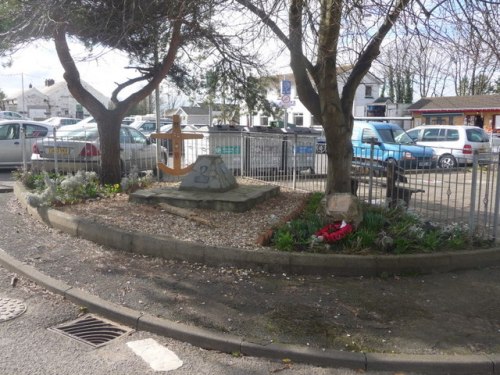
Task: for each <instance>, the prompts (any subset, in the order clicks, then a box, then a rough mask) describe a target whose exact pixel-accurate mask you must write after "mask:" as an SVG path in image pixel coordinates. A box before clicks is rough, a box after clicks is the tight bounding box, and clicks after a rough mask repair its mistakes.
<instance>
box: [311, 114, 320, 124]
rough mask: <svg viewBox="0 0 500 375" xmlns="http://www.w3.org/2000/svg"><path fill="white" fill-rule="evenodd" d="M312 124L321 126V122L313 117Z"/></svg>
mask: <svg viewBox="0 0 500 375" xmlns="http://www.w3.org/2000/svg"><path fill="white" fill-rule="evenodd" d="M311 124H312V125H321V122H320V121H319V120H317V119H316V117H314V116H313V115H311Z"/></svg>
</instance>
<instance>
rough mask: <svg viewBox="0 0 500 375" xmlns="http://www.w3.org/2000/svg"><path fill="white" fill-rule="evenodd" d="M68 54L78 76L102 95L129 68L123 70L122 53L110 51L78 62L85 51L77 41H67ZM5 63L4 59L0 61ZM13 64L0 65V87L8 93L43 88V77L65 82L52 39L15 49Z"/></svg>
mask: <svg viewBox="0 0 500 375" xmlns="http://www.w3.org/2000/svg"><path fill="white" fill-rule="evenodd" d="M70 49H71V53H72V55H73V57H74V59H75V62H76V63H77V67H78V69H79V70H80V75H81V79H82V80H83V81H85V82H87V83H88V84H90V85H91V86H92V87H94V88H95V89H96V90H98V91H100V92H101V93H102V94H103V95H105V96H107V97H110V96H111V92H112V91H113V89H114V88H115V87H116V85H115V82H123V81H125V80H126V79H127V75H128V76H130V77H131V76H132V74H133V73H132V71H129V70H125V69H124V67H125V66H127V65H128V59H127V57H126V56H125V55H123V54H119V53H117V52H110V51H107V52H106V51H102V50H100V51H96V55H98V56H97V58H96V59H93V60H92V61H87V62H83V61H80V60H81V59H82V58H83V57H84V56H85V54H84V53H83V51H84V48H83V46H81V45H79V44H77V43H71V44H70ZM1 62H2V63H3V62H5V60H1ZM12 62H13V63H12V66H10V67H4V66H2V65H0V90H1V91H3V92H4V93H5V94H6V95H7V96H10V95H12V94H15V93H18V92H21V91H22V88H23V81H24V89H25V90H27V89H28V88H29V85H30V84H32V85H33V87H36V88H38V89H42V88H43V87H44V86H45V80H46V79H54V80H55V81H56V82H61V81H64V79H63V73H64V71H63V69H62V67H61V63H60V62H59V59H58V58H57V55H56V52H55V47H54V44H53V42H52V43H51V42H48V41H42V42H37V43H36V44H32V45H30V46H28V47H27V48H25V49H23V50H21V51H19V52H16V54H14V55H13V58H12Z"/></svg>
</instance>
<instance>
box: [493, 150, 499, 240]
mask: <svg viewBox="0 0 500 375" xmlns="http://www.w3.org/2000/svg"><path fill="white" fill-rule="evenodd" d="M496 173H497V181H496V186H495V210H494V211H493V241H495V240H496V238H497V226H498V210H499V209H500V154H498V159H497V170H496Z"/></svg>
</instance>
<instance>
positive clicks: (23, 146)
mask: <svg viewBox="0 0 500 375" xmlns="http://www.w3.org/2000/svg"><path fill="white" fill-rule="evenodd" d="M19 134H20V137H21V152H22V153H23V171H24V172H27V171H28V165H27V161H26V133H25V129H24V126H23V125H19Z"/></svg>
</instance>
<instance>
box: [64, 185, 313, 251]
mask: <svg viewBox="0 0 500 375" xmlns="http://www.w3.org/2000/svg"><path fill="white" fill-rule="evenodd" d="M238 183H240V184H241V183H242V180H239V181H238ZM243 183H251V182H249V181H246V180H245V181H243ZM161 185H164V186H167V185H169V186H171V185H172V184H167V183H164V184H157V185H155V188H157V187H161ZM307 197H308V194H307V193H304V192H298V191H293V190H289V189H284V188H280V193H279V194H278V195H277V196H275V197H272V198H270V199H267V200H265V201H262V202H261V203H259V204H257V205H256V206H255V207H254V208H252V209H251V210H249V211H246V212H243V213H236V212H221V211H214V210H207V209H190V210H189V212H190V213H192V214H194V215H193V216H194V217H195V218H198V219H200V220H196V219H194V220H193V219H189V218H184V217H181V216H177V215H175V214H172V213H169V212H167V211H166V210H165V209H163V208H162V207H161V206H160V205H150V204H144V203H135V202H129V200H128V195H126V194H118V195H116V196H115V197H111V198H103V199H98V200H89V201H87V202H85V203H82V204H75V205H71V206H65V207H61V208H59V209H60V210H62V211H64V212H67V213H70V214H74V215H78V216H80V217H84V218H86V219H88V220H91V221H94V222H97V223H103V224H106V225H110V224H111V225H112V226H115V227H118V228H121V229H126V230H130V231H138V232H142V233H148V234H153V235H160V236H167V237H170V238H172V237H173V238H175V239H179V240H183V241H191V242H199V243H203V244H206V245H211V246H225V247H236V248H245V249H256V248H259V247H261V245H260V244H259V243H258V240H259V237H261V236H262V235H263V234H265V233H266V232H268V231H269V230H270V229H271V228H273V227H274V226H276V225H279V224H280V223H284V222H286V221H287V220H289V219H290V217H291V216H293V215H294V213H296V212H297V211H298V210H300V208H301V207H303V205H304V203H305V201H306V199H307ZM203 222H206V223H207V224H204V223H203Z"/></svg>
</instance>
